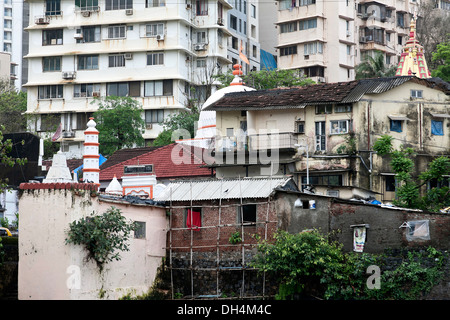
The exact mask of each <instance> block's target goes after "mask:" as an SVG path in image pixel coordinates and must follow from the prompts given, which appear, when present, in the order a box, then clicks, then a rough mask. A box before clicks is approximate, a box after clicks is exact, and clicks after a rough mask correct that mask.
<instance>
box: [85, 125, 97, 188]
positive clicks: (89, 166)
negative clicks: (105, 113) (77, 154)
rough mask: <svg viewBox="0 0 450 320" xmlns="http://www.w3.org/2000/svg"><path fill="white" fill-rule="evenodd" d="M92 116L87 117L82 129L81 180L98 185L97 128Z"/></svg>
mask: <svg viewBox="0 0 450 320" xmlns="http://www.w3.org/2000/svg"><path fill="white" fill-rule="evenodd" d="M95 126H96V123H95V121H94V118H89V121H88V123H87V129H86V130H85V131H84V155H83V182H86V183H95V184H97V185H98V186H99V187H100V179H99V175H100V168H99V167H100V165H99V158H100V155H99V153H98V146H99V145H100V144H99V143H98V130H97V129H96V128H95Z"/></svg>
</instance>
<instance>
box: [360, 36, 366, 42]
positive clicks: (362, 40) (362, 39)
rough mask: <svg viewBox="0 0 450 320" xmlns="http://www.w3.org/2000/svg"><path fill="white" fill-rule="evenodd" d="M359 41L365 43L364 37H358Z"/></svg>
mask: <svg viewBox="0 0 450 320" xmlns="http://www.w3.org/2000/svg"><path fill="white" fill-rule="evenodd" d="M359 42H362V43H366V42H367V40H366V37H359Z"/></svg>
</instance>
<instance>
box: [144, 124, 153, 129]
mask: <svg viewBox="0 0 450 320" xmlns="http://www.w3.org/2000/svg"><path fill="white" fill-rule="evenodd" d="M145 128H146V129H148V130H150V129H152V128H153V123H146V124H145Z"/></svg>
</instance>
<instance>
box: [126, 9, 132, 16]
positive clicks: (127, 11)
mask: <svg viewBox="0 0 450 320" xmlns="http://www.w3.org/2000/svg"><path fill="white" fill-rule="evenodd" d="M125 14H126V15H127V16H131V15H133V9H126V10H125Z"/></svg>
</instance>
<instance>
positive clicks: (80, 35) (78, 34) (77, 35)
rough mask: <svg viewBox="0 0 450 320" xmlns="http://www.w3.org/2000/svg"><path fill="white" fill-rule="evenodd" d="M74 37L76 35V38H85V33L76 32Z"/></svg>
mask: <svg viewBox="0 0 450 320" xmlns="http://www.w3.org/2000/svg"><path fill="white" fill-rule="evenodd" d="M73 37H74V38H75V39H77V40H81V39H83V34H82V33H75V34H74V35H73Z"/></svg>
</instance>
